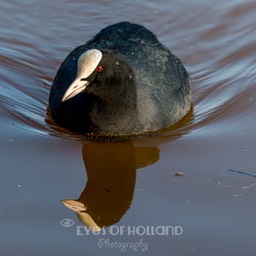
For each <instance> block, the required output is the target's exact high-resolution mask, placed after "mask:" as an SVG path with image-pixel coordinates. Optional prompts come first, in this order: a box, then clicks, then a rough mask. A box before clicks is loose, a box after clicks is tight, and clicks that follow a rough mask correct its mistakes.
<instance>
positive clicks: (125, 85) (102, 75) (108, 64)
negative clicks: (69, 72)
mask: <svg viewBox="0 0 256 256" xmlns="http://www.w3.org/2000/svg"><path fill="white" fill-rule="evenodd" d="M83 91H86V92H88V93H92V94H94V95H95V96H98V97H99V98H101V99H103V100H105V101H113V100H118V99H120V97H123V99H125V98H127V99H129V97H135V96H136V88H135V83H134V75H133V71H132V68H131V67H130V65H129V63H128V62H127V60H126V59H125V58H124V57H123V56H122V55H121V54H119V53H118V52H115V51H111V50H102V51H100V50H97V49H90V50H88V51H86V52H84V53H83V54H81V56H80V57H79V59H78V62H77V75H76V78H75V80H74V81H73V82H72V84H71V85H70V86H69V87H68V89H67V90H66V92H65V94H64V96H63V98H62V101H66V100H68V99H70V98H73V97H74V96H76V95H77V94H79V93H81V92H83ZM133 100H134V99H133Z"/></svg>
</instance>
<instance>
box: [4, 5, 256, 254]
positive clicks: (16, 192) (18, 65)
mask: <svg viewBox="0 0 256 256" xmlns="http://www.w3.org/2000/svg"><path fill="white" fill-rule="evenodd" d="M255 10H256V2H255V1H254V0H252V1H249V0H227V1H220V0H212V1H203V0H192V1H187V0H186V1H185V0H181V1H178V0H172V1H169V0H159V1H155V0H151V1H146V0H144V1H140V2H139V1H133V0H131V1H103V0H102V1H90V0H88V1H60V0H57V1H36V0H34V1H32V0H31V1H29V0H24V1H14V0H10V1H5V2H2V3H1V11H0V12H1V17H0V41H1V44H0V62H1V69H0V129H1V134H0V141H1V147H0V159H1V162H0V171H1V179H0V200H1V204H0V248H1V255H4V256H5V255H27V256H28V255H33V256H35V255H36V256H37V255H57V254H59V255H121V254H124V255H133V254H137V255H141V254H143V255H144V254H145V255H160V254H161V255H209V256H211V255H221V256H222V255H233V256H236V255H255V253H256V245H255V237H256V222H255V216H256V206H255V192H256V179H255V173H256V164H255V163H256V141H255V127H256V118H255V101H256V89H255V85H256V64H255V63H256V62H255V59H256V58H255V45H256V33H255V30H256V22H255V21H256V20H255ZM122 20H129V21H131V22H136V23H139V24H143V25H145V26H146V27H147V28H149V29H150V30H152V31H153V32H154V33H155V34H156V35H157V36H158V38H159V40H160V41H161V42H162V43H164V44H165V45H166V46H167V47H169V48H170V49H171V50H172V51H173V52H174V53H175V54H176V55H177V56H178V57H179V58H180V59H181V60H182V62H183V63H184V65H185V66H186V68H187V70H188V72H189V73H190V75H191V78H192V87H193V102H194V108H193V113H190V114H189V115H188V116H187V118H186V119H185V120H183V121H182V122H181V123H180V124H179V125H177V126H176V127H174V128H173V129H169V130H167V131H163V132H162V134H160V135H159V136H156V137H155V136H154V137H152V138H143V137H140V138H137V139H134V140H133V141H131V142H129V143H115V144H113V143H95V142H88V141H86V140H83V139H82V138H81V137H80V136H75V135H72V134H69V133H66V132H65V131H63V130H62V129H59V128H58V127H56V126H55V125H54V124H53V122H52V121H51V120H50V119H49V118H48V117H47V114H46V110H47V102H48V95H49V90H50V86H51V83H52V80H53V77H54V76H55V73H56V71H57V69H58V66H59V65H60V63H61V62H62V60H63V59H64V57H65V56H66V55H67V54H68V53H69V52H70V51H71V50H72V49H73V48H75V47H76V46H78V45H80V44H83V43H84V42H85V41H87V40H88V39H90V38H91V37H92V36H93V35H94V34H96V33H97V32H98V31H99V30H100V29H101V28H103V27H104V26H106V25H109V24H113V23H115V22H118V21H122ZM228 169H232V170H236V171H239V172H232V171H228ZM176 172H178V173H179V172H182V173H183V175H182V176H175V175H174V173H176ZM97 174H98V176H97ZM90 178H91V179H90ZM127 181H129V182H127ZM86 182H87V186H85V185H86ZM124 184H125V185H124ZM101 186H105V191H104V192H102V191H101V190H100V189H101V188H102V187H101ZM107 186H109V187H110V188H108V187H107ZM94 188H95V189H94ZM106 191H107V192H114V193H112V194H111V196H109V194H108V193H107V192H106ZM117 195H118V196H119V197H118V196H117ZM79 197H80V199H81V200H84V202H86V203H87V204H88V207H89V206H90V207H91V208H92V212H93V214H95V212H96V215H95V216H98V220H97V221H99V222H102V223H103V224H104V223H108V224H107V225H109V226H108V227H107V228H106V230H105V231H106V235H94V234H90V235H87V234H86V233H85V232H84V233H83V235H78V233H77V228H79V227H80V226H82V223H81V222H80V221H79V218H78V217H77V216H76V214H75V213H74V212H73V211H71V210H70V209H67V208H66V207H65V206H64V205H63V204H62V203H61V200H63V199H74V200H75V199H78V198H79ZM109 202H110V203H109ZM90 207H89V208H90ZM94 209H95V210H94ZM97 214H98V215H97ZM66 218H69V219H71V220H72V221H74V222H75V223H74V225H73V226H72V227H63V226H62V225H61V224H60V221H61V220H63V219H66ZM96 219H97V218H96ZM122 226H123V227H124V229H125V230H124V231H125V232H124V234H123V235H121V234H120V233H119V234H116V233H117V231H120V230H121V227H122ZM140 226H142V228H141V229H140V230H138V232H137V233H136V234H128V233H127V229H128V228H129V227H140ZM149 226H150V227H153V228H157V227H159V226H163V227H166V226H173V227H175V226H180V227H182V229H183V233H182V234H180V235H172V234H166V233H165V234H164V235H159V234H158V235H152V234H151V235H150V234H148V233H146V234H144V235H141V234H142V231H143V228H145V227H149ZM111 227H114V228H115V231H116V232H115V234H116V235H114V234H113V232H114V229H112V230H111ZM111 232H112V233H111ZM101 239H105V240H104V241H105V242H106V243H105V245H102V244H101V243H100V242H101V241H103V240H101ZM107 239H109V240H108V245H107ZM141 240H143V243H147V244H148V250H147V251H145V252H143V251H142V247H139V248H138V251H137V252H135V251H134V250H133V248H127V250H126V251H125V252H121V249H120V248H119V247H120V243H121V242H122V243H127V244H128V245H130V246H132V245H134V244H135V243H139V241H141ZM111 242H112V243H113V244H112V245H113V246H112V247H113V248H110V247H111ZM115 243H116V244H115ZM118 243H119V244H118Z"/></svg>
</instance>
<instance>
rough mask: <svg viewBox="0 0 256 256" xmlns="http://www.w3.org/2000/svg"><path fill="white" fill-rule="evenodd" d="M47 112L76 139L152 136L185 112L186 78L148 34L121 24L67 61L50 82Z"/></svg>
mask: <svg viewBox="0 0 256 256" xmlns="http://www.w3.org/2000/svg"><path fill="white" fill-rule="evenodd" d="M49 107H50V112H51V116H52V118H53V120H54V121H55V122H56V123H57V124H58V125H60V126H62V127H65V128H66V129H68V130H70V131H73V132H76V133H81V134H98V135H132V134H139V133H143V132H147V131H155V130H158V129H162V128H166V127H168V126H171V125H173V124H175V123H176V122H178V121H179V120H180V119H181V118H182V117H184V116H185V115H186V114H187V112H188V111H189V110H190V107H191V88H190V81H189V76H188V73H187V71H186V69H185V68H184V66H183V65H182V63H181V62H180V60H179V59H178V58H177V57H176V56H175V55H173V54H172V52H171V51H170V50H168V49H167V48H166V47H165V46H163V45H162V44H161V43H160V42H159V41H158V39H157V38H156V36H155V35H154V34H153V33H152V32H151V31H149V30H148V29H146V28H145V27H144V26H141V25H137V24H132V23H130V22H120V23H117V24H114V25H110V26H107V27H106V28H104V29H102V30H101V31H100V32H99V33H98V34H97V35H96V36H95V37H94V38H93V39H91V40H90V41H88V42H87V43H86V44H83V45H81V46H78V47H77V48H75V49H74V50H73V51H72V52H71V53H70V54H69V55H68V56H67V57H66V59H65V60H64V61H63V63H62V64H61V66H60V68H59V70H58V72H57V74H56V76H55V79H54V81H53V84H52V87H51V91H50V97H49Z"/></svg>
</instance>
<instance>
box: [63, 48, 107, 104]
mask: <svg viewBox="0 0 256 256" xmlns="http://www.w3.org/2000/svg"><path fill="white" fill-rule="evenodd" d="M101 58H102V53H101V51H99V50H97V49H90V50H88V51H86V52H84V53H83V54H81V56H80V57H79V59H78V62H77V75H76V79H75V80H74V82H73V83H72V84H71V85H70V86H69V87H68V89H67V90H66V92H65V94H64V96H63V98H62V102H63V101H66V100H68V99H70V98H72V97H74V96H76V95H77V94H78V93H80V92H82V91H83V90H84V89H85V88H86V86H87V85H88V84H89V82H88V81H86V80H84V79H85V78H87V77H88V76H90V75H91V74H92V72H93V71H94V70H95V68H96V67H97V65H98V64H99V63H100V61H101Z"/></svg>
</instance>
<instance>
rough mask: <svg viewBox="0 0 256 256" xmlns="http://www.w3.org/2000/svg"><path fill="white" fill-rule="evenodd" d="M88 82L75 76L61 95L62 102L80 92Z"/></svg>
mask: <svg viewBox="0 0 256 256" xmlns="http://www.w3.org/2000/svg"><path fill="white" fill-rule="evenodd" d="M88 84H89V82H88V81H85V80H82V81H81V79H80V78H76V79H75V80H74V82H73V83H72V84H71V85H70V86H69V87H68V89H67V90H66V92H65V94H64V96H63V97H62V102H64V101H66V100H68V99H70V98H73V97H74V96H76V95H77V94H79V93H80V92H82V91H83V90H84V89H85V88H86V86H87V85H88Z"/></svg>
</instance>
